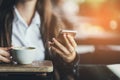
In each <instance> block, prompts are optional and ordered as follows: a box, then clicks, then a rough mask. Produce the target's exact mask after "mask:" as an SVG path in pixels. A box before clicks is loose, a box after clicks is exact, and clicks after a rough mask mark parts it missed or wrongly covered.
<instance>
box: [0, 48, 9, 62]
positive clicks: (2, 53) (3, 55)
mask: <svg viewBox="0 0 120 80" xmlns="http://www.w3.org/2000/svg"><path fill="white" fill-rule="evenodd" d="M10 49H11V48H9V47H5V48H4V47H0V62H5V63H9V62H10V53H9V50H10Z"/></svg>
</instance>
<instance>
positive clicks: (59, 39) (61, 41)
mask: <svg viewBox="0 0 120 80" xmlns="http://www.w3.org/2000/svg"><path fill="white" fill-rule="evenodd" d="M64 34H68V35H71V36H72V37H74V38H75V36H76V34H77V31H75V30H61V31H60V32H59V35H58V37H57V39H58V41H59V42H60V43H62V44H64V42H65V40H64V38H63V36H64Z"/></svg>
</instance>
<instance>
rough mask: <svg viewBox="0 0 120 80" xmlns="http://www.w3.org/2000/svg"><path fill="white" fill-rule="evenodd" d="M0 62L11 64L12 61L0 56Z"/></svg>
mask: <svg viewBox="0 0 120 80" xmlns="http://www.w3.org/2000/svg"><path fill="white" fill-rule="evenodd" d="M0 61H1V62H5V63H9V62H10V59H8V58H6V57H3V56H1V55H0Z"/></svg>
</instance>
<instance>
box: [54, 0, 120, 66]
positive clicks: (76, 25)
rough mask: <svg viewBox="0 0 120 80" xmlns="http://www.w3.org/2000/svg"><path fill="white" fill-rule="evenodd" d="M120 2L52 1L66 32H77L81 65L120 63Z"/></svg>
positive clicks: (106, 0)
mask: <svg viewBox="0 0 120 80" xmlns="http://www.w3.org/2000/svg"><path fill="white" fill-rule="evenodd" d="M119 4H120V0H53V5H54V7H53V10H54V11H55V12H57V13H58V14H59V16H60V17H61V18H62V21H63V23H64V24H65V25H66V29H71V30H76V31H77V35H76V38H75V39H76V42H77V44H78V47H77V48H76V50H77V52H78V53H79V54H80V55H81V62H82V61H83V63H90V64H91V63H92V64H97V63H98V64H112V63H119V62H120V59H119V58H120V6H119Z"/></svg>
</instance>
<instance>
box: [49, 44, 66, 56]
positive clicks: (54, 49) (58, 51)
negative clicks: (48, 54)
mask: <svg viewBox="0 0 120 80" xmlns="http://www.w3.org/2000/svg"><path fill="white" fill-rule="evenodd" d="M51 48H52V50H53V51H54V52H56V53H58V54H59V55H60V56H61V57H64V53H63V52H62V51H60V50H59V49H57V48H55V47H54V46H52V47H51Z"/></svg>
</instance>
